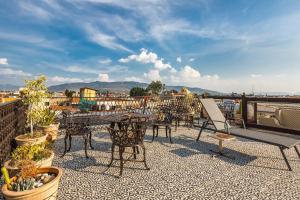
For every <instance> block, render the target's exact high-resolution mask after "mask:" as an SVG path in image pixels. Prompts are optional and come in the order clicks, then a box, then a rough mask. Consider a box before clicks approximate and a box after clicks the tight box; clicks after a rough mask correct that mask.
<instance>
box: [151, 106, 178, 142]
mask: <svg viewBox="0 0 300 200" xmlns="http://www.w3.org/2000/svg"><path fill="white" fill-rule="evenodd" d="M156 115H157V119H156V121H155V122H154V123H153V124H152V128H153V136H152V142H153V140H154V137H155V131H156V137H158V131H159V129H160V128H165V130H166V137H167V138H168V137H169V139H170V143H171V144H172V143H173V142H172V135H171V132H172V121H173V115H172V113H171V110H170V108H168V107H162V108H160V109H159V110H158V112H157V114H156Z"/></svg>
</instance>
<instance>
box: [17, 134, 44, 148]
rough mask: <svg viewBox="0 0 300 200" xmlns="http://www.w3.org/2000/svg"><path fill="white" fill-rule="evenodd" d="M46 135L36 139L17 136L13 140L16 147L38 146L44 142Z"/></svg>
mask: <svg viewBox="0 0 300 200" xmlns="http://www.w3.org/2000/svg"><path fill="white" fill-rule="evenodd" d="M46 138H47V135H42V136H40V137H36V138H30V137H26V135H19V136H17V137H16V138H15V140H16V142H17V144H18V146H23V145H34V144H40V143H43V142H45V141H46Z"/></svg>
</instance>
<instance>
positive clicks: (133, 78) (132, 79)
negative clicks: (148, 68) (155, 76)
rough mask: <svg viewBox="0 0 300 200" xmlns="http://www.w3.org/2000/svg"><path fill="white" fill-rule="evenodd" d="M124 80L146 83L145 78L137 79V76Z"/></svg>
mask: <svg viewBox="0 0 300 200" xmlns="http://www.w3.org/2000/svg"><path fill="white" fill-rule="evenodd" d="M124 80H125V81H135V82H144V79H143V78H140V77H136V76H129V77H126V78H125V79H124Z"/></svg>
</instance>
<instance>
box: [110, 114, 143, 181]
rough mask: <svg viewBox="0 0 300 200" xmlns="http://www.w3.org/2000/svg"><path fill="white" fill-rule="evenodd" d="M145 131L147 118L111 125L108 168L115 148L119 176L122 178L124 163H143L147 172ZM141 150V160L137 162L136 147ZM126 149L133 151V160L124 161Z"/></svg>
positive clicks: (127, 120) (130, 119)
mask: <svg viewBox="0 0 300 200" xmlns="http://www.w3.org/2000/svg"><path fill="white" fill-rule="evenodd" d="M146 129H147V118H129V119H126V120H124V121H122V122H118V123H112V124H111V127H109V128H108V131H109V133H110V135H111V139H112V149H111V151H112V153H111V161H110V163H109V165H108V168H110V167H111V166H112V164H113V161H114V160H118V159H115V158H114V150H115V147H116V146H118V147H119V156H120V159H119V160H120V173H119V176H122V173H123V165H124V161H135V162H144V165H145V168H146V170H149V167H148V166H147V163H146V149H145V146H144V136H145V133H146ZM139 146H140V147H141V148H142V149H143V160H142V161H137V160H136V155H137V153H139V151H138V147H139ZM126 147H131V148H132V149H133V156H134V159H130V158H128V159H124V158H123V153H124V152H125V148H126Z"/></svg>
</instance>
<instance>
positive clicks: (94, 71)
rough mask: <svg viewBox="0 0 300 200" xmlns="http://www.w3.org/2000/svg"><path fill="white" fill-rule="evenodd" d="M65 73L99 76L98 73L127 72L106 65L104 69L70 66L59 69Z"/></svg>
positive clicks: (122, 67)
mask: <svg viewBox="0 0 300 200" xmlns="http://www.w3.org/2000/svg"><path fill="white" fill-rule="evenodd" d="M59 69H62V70H64V71H66V72H74V73H84V74H97V75H98V74H100V73H112V72H113V73H122V72H126V71H128V68H127V67H125V66H122V65H106V66H104V67H102V66H100V67H87V66H81V65H70V66H67V67H60V68H59Z"/></svg>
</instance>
